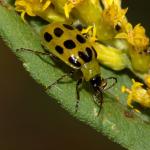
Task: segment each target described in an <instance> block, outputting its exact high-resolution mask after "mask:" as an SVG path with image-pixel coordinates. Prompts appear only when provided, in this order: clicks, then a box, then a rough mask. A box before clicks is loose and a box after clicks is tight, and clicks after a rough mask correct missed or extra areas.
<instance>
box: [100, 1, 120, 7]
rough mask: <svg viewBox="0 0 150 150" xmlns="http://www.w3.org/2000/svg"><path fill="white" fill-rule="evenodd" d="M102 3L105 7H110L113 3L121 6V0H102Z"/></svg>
mask: <svg viewBox="0 0 150 150" xmlns="http://www.w3.org/2000/svg"><path fill="white" fill-rule="evenodd" d="M102 3H103V5H104V7H105V8H108V7H110V6H111V5H112V4H113V3H114V4H116V5H117V6H119V7H121V0H102Z"/></svg>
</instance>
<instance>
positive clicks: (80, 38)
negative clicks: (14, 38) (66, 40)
mask: <svg viewBox="0 0 150 150" xmlns="http://www.w3.org/2000/svg"><path fill="white" fill-rule="evenodd" d="M76 39H77V40H78V42H80V43H85V42H86V40H85V38H84V37H83V36H82V35H80V34H77V36H76Z"/></svg>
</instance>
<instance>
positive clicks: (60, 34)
mask: <svg viewBox="0 0 150 150" xmlns="http://www.w3.org/2000/svg"><path fill="white" fill-rule="evenodd" d="M41 38H42V45H43V46H44V47H45V48H46V49H48V52H45V53H43V52H38V51H33V50H29V49H24V50H28V51H32V52H34V53H36V54H44V55H54V56H55V57H57V58H58V59H60V60H61V61H63V62H64V63H66V64H67V65H68V66H70V67H71V68H73V69H74V72H76V71H80V72H81V73H82V77H81V78H80V79H79V80H78V81H77V84H76V93H77V102H76V106H75V109H76V111H77V109H78V103H79V100H80V96H79V86H80V85H81V84H82V83H83V81H86V82H90V84H91V85H92V87H93V89H94V91H95V92H96V93H95V96H96V97H97V99H96V100H94V102H95V103H96V104H97V105H98V106H99V107H100V110H101V107H102V102H103V92H104V91H105V90H107V89H109V88H111V87H112V86H114V84H115V83H116V82H117V79H116V78H115V77H109V78H106V79H103V78H101V75H100V73H101V72H100V66H99V63H98V60H97V53H96V51H95V49H94V47H93V46H92V45H91V43H90V42H88V39H86V38H85V37H84V36H83V35H82V34H81V33H80V32H79V31H78V30H77V29H76V28H74V27H73V26H70V25H68V24H63V23H58V22H55V23H51V24H49V25H47V26H45V27H44V28H43V29H42V30H41ZM72 74H73V73H70V74H67V75H72ZM65 76H66V75H63V76H62V77H60V78H59V79H58V80H56V81H55V82H54V83H53V84H52V85H54V84H56V83H58V82H59V81H60V80H62V79H63V78H64V77H65ZM108 79H111V80H113V83H112V84H111V85H110V86H109V87H106V86H107V80H108ZM52 85H50V86H49V87H48V88H51V87H52Z"/></svg>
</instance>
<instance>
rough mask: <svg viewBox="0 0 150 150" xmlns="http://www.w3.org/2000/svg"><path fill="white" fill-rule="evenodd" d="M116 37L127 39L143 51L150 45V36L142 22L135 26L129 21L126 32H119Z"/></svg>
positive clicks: (136, 48) (135, 47)
mask: <svg viewBox="0 0 150 150" xmlns="http://www.w3.org/2000/svg"><path fill="white" fill-rule="evenodd" d="M115 38H119V39H126V40H127V41H128V42H129V43H130V44H131V45H132V46H133V47H134V49H135V50H139V51H143V50H145V49H147V47H148V45H149V38H148V37H147V36H146V34H145V29H144V27H143V26H141V25H140V24H137V25H136V26H135V27H134V28H133V27H132V25H131V24H130V23H127V24H126V26H125V29H124V32H122V33H118V34H117V35H116V37H115Z"/></svg>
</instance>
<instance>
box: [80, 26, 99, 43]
mask: <svg viewBox="0 0 150 150" xmlns="http://www.w3.org/2000/svg"><path fill="white" fill-rule="evenodd" d="M81 33H82V34H83V35H86V38H88V39H89V41H90V42H91V43H93V42H95V41H96V40H97V38H96V27H95V25H94V26H89V27H87V28H86V29H82V31H81Z"/></svg>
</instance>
